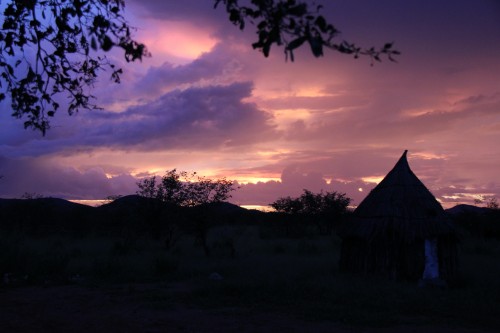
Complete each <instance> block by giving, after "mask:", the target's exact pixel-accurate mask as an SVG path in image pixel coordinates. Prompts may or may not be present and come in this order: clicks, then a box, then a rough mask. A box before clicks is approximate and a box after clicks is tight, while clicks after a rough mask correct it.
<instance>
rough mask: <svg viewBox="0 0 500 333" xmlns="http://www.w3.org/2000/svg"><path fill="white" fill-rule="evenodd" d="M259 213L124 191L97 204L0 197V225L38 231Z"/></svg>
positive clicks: (112, 228)
mask: <svg viewBox="0 0 500 333" xmlns="http://www.w3.org/2000/svg"><path fill="white" fill-rule="evenodd" d="M262 214H265V213H262V212H257V211H251V210H247V209H245V208H242V207H240V206H237V205H234V204H231V203H227V202H218V203H210V204H206V205H202V206H198V207H193V208H187V207H177V206H174V205H168V204H164V203H161V202H158V201H155V200H154V199H148V198H144V197H141V196H138V195H127V196H124V197H121V198H118V199H116V200H114V201H112V202H110V203H107V204H104V205H101V206H99V207H91V206H87V205H82V204H78V203H74V202H71V201H68V200H64V199H58V198H40V199H0V229H3V230H12V231H23V232H29V233H33V234H37V235H46V234H50V233H53V232H68V231H69V232H73V233H80V232H81V233H85V232H99V233H102V232H104V233H106V234H109V233H120V232H122V231H123V230H125V229H127V230H134V229H137V230H142V229H143V228H144V225H145V224H146V225H148V224H151V223H152V221H157V222H159V223H162V222H161V221H167V220H168V221H175V222H176V223H179V224H180V225H186V224H189V222H191V221H193V220H196V219H198V220H199V219H200V217H201V218H202V219H203V220H206V221H209V223H215V224H219V223H245V222H251V221H256V220H257V219H259V217H261V216H262ZM130 228H132V229H130ZM141 228H142V229H141Z"/></svg>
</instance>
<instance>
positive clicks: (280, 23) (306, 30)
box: [215, 0, 400, 64]
mask: <svg viewBox="0 0 500 333" xmlns="http://www.w3.org/2000/svg"><path fill="white" fill-rule="evenodd" d="M220 3H223V4H224V5H225V9H226V11H227V13H228V14H229V20H230V21H231V22H232V23H233V24H235V25H237V26H239V28H240V29H242V30H243V29H244V28H245V27H246V25H247V23H251V24H254V25H255V26H256V28H257V35H258V40H257V41H256V42H255V43H253V44H252V47H253V48H254V49H258V50H260V51H262V53H263V54H264V56H266V57H267V56H269V53H270V51H271V46H272V45H273V44H275V45H277V46H283V47H284V51H285V55H286V58H287V59H288V57H290V60H291V61H294V58H295V57H294V53H293V52H294V51H295V49H297V48H299V47H301V46H302V45H303V44H309V47H310V48H311V52H312V54H313V55H314V56H315V57H320V56H323V53H324V49H325V48H327V49H331V50H334V51H337V52H340V53H344V54H350V55H353V56H354V58H359V56H368V57H370V58H371V61H372V64H373V62H374V61H381V60H382V59H381V57H382V56H386V57H387V58H388V59H389V60H391V61H395V59H394V56H396V55H399V54H400V52H399V51H397V50H394V49H393V48H392V47H393V43H385V44H384V45H383V46H382V47H380V48H375V47H370V48H362V47H359V46H357V45H356V44H354V43H351V42H348V41H345V40H343V41H340V42H337V41H336V40H337V37H338V36H339V34H340V31H339V30H337V28H335V27H334V26H333V25H332V24H331V23H329V22H327V20H326V19H325V18H324V17H323V16H322V15H320V11H321V9H322V6H321V5H315V4H314V3H312V4H311V3H307V2H304V1H296V0H252V1H250V4H248V2H245V3H246V5H240V1H239V0H215V7H217V6H218V5H219V4H220Z"/></svg>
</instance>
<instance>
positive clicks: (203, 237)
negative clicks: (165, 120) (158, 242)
mask: <svg viewBox="0 0 500 333" xmlns="http://www.w3.org/2000/svg"><path fill="white" fill-rule="evenodd" d="M137 186H138V187H139V190H138V191H137V194H139V195H140V196H142V197H145V198H149V199H152V200H149V201H148V202H150V203H151V207H150V208H149V209H150V210H151V211H152V212H153V214H152V215H151V216H150V221H149V223H150V225H151V226H152V233H153V235H154V237H160V235H159V234H160V233H161V231H162V230H163V231H164V234H165V237H166V240H165V245H166V247H167V249H169V248H171V247H172V246H173V244H174V243H175V239H176V237H178V232H177V231H178V230H177V226H176V225H175V223H173V222H174V221H172V220H171V219H169V218H167V219H166V221H161V218H160V217H161V211H162V210H163V209H162V208H163V207H164V205H165V204H171V205H174V206H178V207H196V209H194V210H192V212H191V213H192V216H191V220H192V221H191V222H192V223H193V225H194V229H195V230H194V231H195V233H196V237H197V238H198V240H199V241H200V243H201V245H202V246H203V249H204V251H205V254H206V255H207V256H209V255H210V249H209V247H208V244H207V234H208V228H209V226H208V221H207V216H206V209H205V207H204V205H205V204H209V203H215V202H223V201H226V200H227V199H229V198H230V197H231V192H232V191H233V190H235V188H234V184H233V182H232V181H230V180H227V179H226V178H221V179H210V178H206V177H202V176H199V175H198V174H197V173H196V172H192V173H188V172H186V171H177V170H176V169H172V170H170V171H167V172H166V173H165V175H164V176H163V177H161V179H160V180H159V181H158V180H157V177H156V176H152V177H150V178H145V179H143V180H141V181H139V182H138V183H137Z"/></svg>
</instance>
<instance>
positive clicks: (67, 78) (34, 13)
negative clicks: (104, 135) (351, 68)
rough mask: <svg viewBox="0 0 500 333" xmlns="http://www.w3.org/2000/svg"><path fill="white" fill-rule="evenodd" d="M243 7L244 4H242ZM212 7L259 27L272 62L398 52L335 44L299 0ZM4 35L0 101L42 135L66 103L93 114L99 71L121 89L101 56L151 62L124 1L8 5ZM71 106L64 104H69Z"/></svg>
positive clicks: (24, 0)
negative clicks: (279, 52) (299, 56)
mask: <svg viewBox="0 0 500 333" xmlns="http://www.w3.org/2000/svg"><path fill="white" fill-rule="evenodd" d="M241 3H243V1H242V2H241ZM241 3H240V1H238V0H214V7H218V6H219V5H223V6H224V9H225V10H226V12H227V13H228V14H229V20H230V21H231V22H232V23H233V24H235V25H237V26H238V27H239V28H240V29H244V28H245V27H246V26H247V25H248V24H253V25H255V27H256V29H257V35H258V39H257V41H256V42H254V43H253V44H252V46H253V48H254V49H257V50H260V51H262V53H263V54H264V56H266V57H267V56H268V55H269V53H270V51H271V46H272V45H277V46H283V47H284V51H285V54H286V57H287V58H288V57H289V58H290V59H291V60H292V61H293V60H294V51H295V50H296V49H297V48H299V47H301V46H302V45H304V44H309V46H310V49H311V52H312V54H313V55H314V56H315V57H319V56H322V55H323V52H324V49H325V48H327V49H332V50H334V51H338V52H340V53H344V54H350V55H353V56H354V57H355V58H358V57H359V56H360V55H366V56H369V57H370V58H371V59H372V62H373V61H380V60H381V56H382V55H385V56H387V57H388V59H390V60H394V58H393V56H394V55H398V54H399V52H398V51H396V50H393V48H392V43H386V44H385V45H383V46H382V47H381V48H378V49H376V48H373V47H372V48H368V49H363V48H360V47H358V46H356V45H355V44H353V43H349V42H347V41H341V42H336V37H338V35H339V31H338V30H337V29H336V28H335V27H334V26H333V25H332V24H330V23H328V22H327V21H326V19H325V18H324V17H323V16H322V15H320V14H319V13H320V10H321V6H315V5H311V4H309V3H307V2H303V1H296V0H251V1H245V2H244V5H241ZM4 8H5V9H4V12H3V16H2V18H1V20H2V22H1V29H0V68H1V70H2V72H1V74H0V102H1V101H3V100H9V101H10V104H11V107H12V116H13V117H15V118H18V119H22V120H23V121H24V127H25V128H31V129H34V130H37V131H40V132H41V133H42V134H43V135H45V133H46V131H47V130H48V129H49V128H50V118H51V117H53V116H54V115H55V114H56V112H57V111H58V109H59V108H60V106H61V103H62V102H61V100H60V96H67V97H69V102H68V103H67V110H66V111H67V112H68V113H69V114H70V115H71V114H73V113H75V112H78V111H79V110H81V109H95V108H98V106H97V105H96V104H95V103H94V101H93V99H94V96H93V95H92V94H91V88H92V86H93V84H94V83H95V82H96V80H97V77H98V75H99V74H100V71H102V70H110V73H111V79H112V80H113V81H114V82H116V83H119V82H120V76H121V74H122V69H121V68H117V67H116V65H115V64H113V63H111V62H110V61H109V60H108V59H107V58H106V56H105V55H104V53H103V52H99V51H104V52H107V51H110V50H111V49H112V48H116V47H118V48H120V49H121V50H122V51H123V54H124V57H125V60H126V61H127V62H130V61H136V60H142V59H143V58H144V57H147V56H149V55H150V54H149V52H148V51H147V48H146V46H145V45H144V44H142V43H140V42H138V41H136V40H135V39H134V38H133V36H132V32H133V30H134V29H133V27H131V25H130V24H129V23H128V21H127V20H126V18H125V17H124V14H123V13H124V9H125V1H124V0H73V1H67V0H12V1H10V2H8V3H7V4H6V5H5V6H4ZM64 104H65V105H66V102H64Z"/></svg>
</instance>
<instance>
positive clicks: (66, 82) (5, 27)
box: [0, 0, 149, 134]
mask: <svg viewBox="0 0 500 333" xmlns="http://www.w3.org/2000/svg"><path fill="white" fill-rule="evenodd" d="M124 7H125V2H124V0H94V1H86V0H73V1H66V0H50V1H48V0H47V1H43V0H22V1H21V0H16V1H11V2H10V3H8V4H7V5H6V7H5V10H4V12H3V17H2V20H3V22H2V26H1V30H0V68H1V69H2V73H1V76H0V87H1V88H2V90H3V91H2V92H1V93H0V101H2V100H4V99H5V98H6V97H7V96H6V94H7V95H9V97H10V102H11V106H12V110H13V113H12V116H14V117H16V118H23V119H25V121H24V127H25V128H32V129H34V130H39V131H41V132H42V134H45V132H46V130H47V129H48V128H49V127H50V122H49V118H50V117H53V116H54V114H55V113H56V111H57V110H58V109H59V106H60V105H59V102H58V98H57V97H58V95H60V94H65V95H67V96H69V99H70V102H69V106H68V110H67V111H68V113H69V114H73V113H75V112H78V111H79V110H80V109H94V108H96V107H97V106H96V105H95V104H94V103H93V102H92V98H93V96H92V95H91V94H90V92H89V88H91V87H92V85H93V84H94V82H95V80H96V78H97V76H98V73H99V71H100V70H103V69H110V70H111V78H112V79H113V80H114V81H115V82H117V83H118V82H120V74H122V70H121V69H119V68H116V67H115V65H114V64H112V63H111V62H109V61H108V59H107V58H106V57H105V56H100V55H96V54H95V53H93V52H91V51H92V50H93V51H97V50H102V51H109V50H111V49H112V48H113V47H119V48H121V49H122V50H123V52H124V56H125V59H126V61H135V60H141V59H142V58H143V57H144V56H148V55H149V53H148V52H147V50H146V47H145V45H144V44H141V43H138V42H137V41H135V40H134V39H132V35H131V31H132V30H133V29H132V27H131V26H130V25H129V24H128V22H127V21H126V20H125V18H124V17H123V15H122V12H123V10H124Z"/></svg>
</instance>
